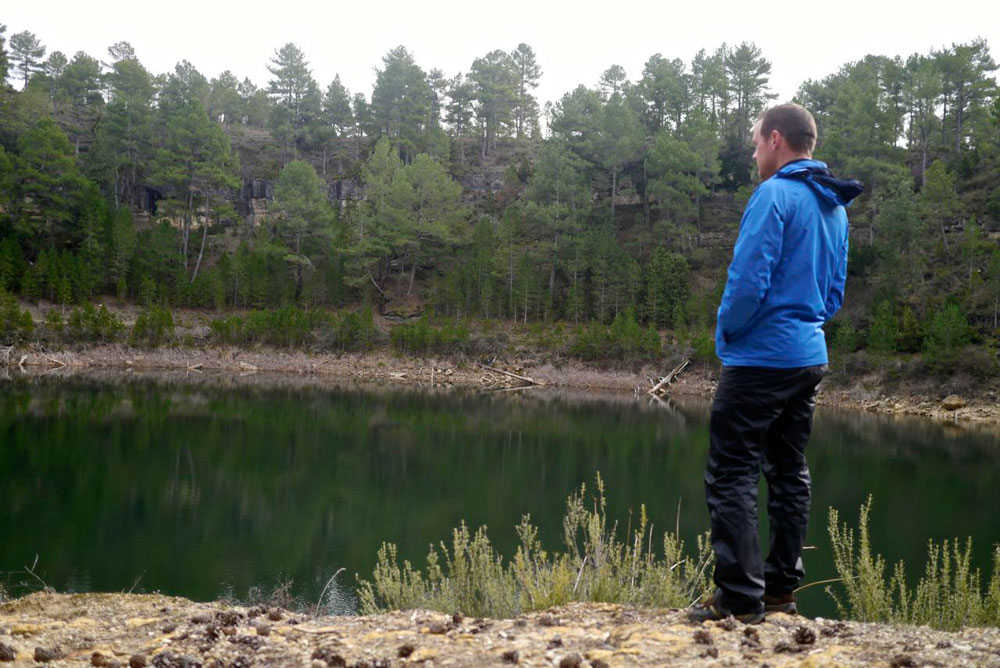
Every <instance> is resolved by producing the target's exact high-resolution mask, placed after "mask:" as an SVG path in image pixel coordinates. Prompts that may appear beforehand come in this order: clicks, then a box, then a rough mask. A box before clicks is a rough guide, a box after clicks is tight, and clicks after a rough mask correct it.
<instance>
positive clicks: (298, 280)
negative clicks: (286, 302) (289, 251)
mask: <svg viewBox="0 0 1000 668" xmlns="http://www.w3.org/2000/svg"><path fill="white" fill-rule="evenodd" d="M295 258H296V260H299V261H298V262H296V263H295V303H296V304H298V303H299V299H301V297H302V262H301V260H302V233H301V232H299V233H298V234H296V235H295Z"/></svg>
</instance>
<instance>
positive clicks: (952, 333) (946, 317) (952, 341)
mask: <svg viewBox="0 0 1000 668" xmlns="http://www.w3.org/2000/svg"><path fill="white" fill-rule="evenodd" d="M970 334H971V332H970V329H969V323H968V321H967V320H966V318H965V314H964V313H963V312H962V309H961V308H960V307H959V306H958V305H957V304H948V305H947V306H945V307H944V308H943V309H940V310H938V311H937V312H936V313H934V316H933V317H932V318H931V319H930V322H928V323H927V331H926V332H925V334H924V361H925V362H927V366H929V367H930V368H931V369H933V370H934V371H939V372H945V371H948V370H949V369H950V368H951V366H952V365H953V364H954V362H955V358H956V356H957V355H958V351H959V350H961V349H962V347H963V346H965V344H966V343H968V342H969V336H970Z"/></svg>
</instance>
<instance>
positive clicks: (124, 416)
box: [0, 375, 1000, 616]
mask: <svg viewBox="0 0 1000 668" xmlns="http://www.w3.org/2000/svg"><path fill="white" fill-rule="evenodd" d="M708 409H709V404H708V402H707V401H705V400H697V399H688V400H679V401H676V402H672V403H670V404H665V403H657V402H655V401H654V402H651V401H650V399H649V398H648V397H645V396H643V397H633V396H632V395H630V394H598V393H589V392H582V391H578V392H573V391H557V390H550V389H547V388H539V389H531V390H526V391H524V392H503V393H483V392H477V391H472V390H450V391H443V390H430V391H428V390H425V389H418V388H403V389H400V388H398V387H372V386H368V387H354V386H351V387H348V386H329V385H328V386H323V385H321V384H318V383H315V384H310V383H303V382H300V381H299V380H297V379H295V378H282V377H274V378H268V377H264V376H261V375H257V376H256V377H253V378H250V379H239V378H225V377H208V378H204V379H201V380H199V379H190V378H185V377H183V376H164V377H162V378H135V379H129V378H128V377H125V378H122V379H112V378H110V377H107V376H88V375H75V376H68V377H36V378H30V379H29V378H23V377H22V378H19V377H16V376H15V377H11V378H8V379H6V380H2V381H0V434H2V446H0V479H2V480H3V484H2V487H0V571H2V572H3V576H2V579H0V583H2V584H3V585H4V586H5V588H6V589H7V591H8V592H9V593H11V594H14V595H17V594H21V593H25V592H26V591H29V590H32V589H35V588H37V586H38V581H37V580H35V579H34V578H33V577H32V576H31V575H30V574H28V573H27V572H26V570H25V569H26V567H31V566H32V564H33V562H34V561H35V557H36V555H37V564H36V565H35V566H34V571H35V573H36V574H37V575H38V576H39V577H40V578H41V579H43V580H44V581H45V582H46V583H47V584H48V585H49V586H51V587H54V588H55V589H56V590H58V591H123V590H124V591H129V590H133V591H159V592H161V593H165V594H172V595H179V596H185V597H188V598H192V599H195V600H210V599H215V598H218V597H233V598H236V599H238V600H243V601H247V600H252V599H253V598H254V597H257V596H259V595H261V593H262V592H263V593H266V592H270V591H271V590H272V589H273V588H275V587H276V586H278V585H280V584H282V583H287V582H289V581H291V582H292V583H293V584H292V585H291V591H292V592H293V594H294V595H296V596H297V597H299V598H300V599H301V600H303V601H315V600H316V599H317V598H318V596H319V592H320V590H321V589H322V587H323V585H324V583H325V582H326V581H327V579H328V578H329V577H330V576H331V575H332V574H333V573H334V572H336V571H337V570H338V569H340V568H344V569H346V571H345V573H344V574H342V575H341V576H339V578H338V581H337V582H338V584H339V586H340V588H341V591H342V595H341V596H340V597H338V598H337V603H336V604H335V606H334V611H338V612H344V611H349V610H350V608H351V600H350V594H351V591H352V590H353V587H354V574H355V573H359V574H361V575H362V577H370V574H371V571H372V568H373V566H374V564H375V554H376V551H377V550H378V548H379V546H380V545H381V543H382V541H388V542H393V543H396V544H397V545H398V546H399V551H400V556H401V558H405V559H409V560H411V561H413V562H414V563H415V564H419V565H423V563H424V557H425V556H426V554H427V549H428V545H429V544H430V543H432V542H433V543H437V542H438V541H440V540H445V541H449V542H450V536H451V529H452V528H453V527H454V526H456V525H458V524H459V523H460V522H461V521H463V520H464V521H465V522H466V523H467V524H469V525H470V526H472V527H477V526H479V525H483V524H485V525H487V526H488V527H489V533H490V537H491V539H492V540H493V542H494V544H495V545H496V546H497V547H498V548H499V549H500V550H501V551H502V552H503V553H504V554H505V555H506V556H512V555H513V551H514V546H515V544H516V535H515V532H514V526H515V525H516V524H517V523H518V522H519V521H520V519H521V516H522V515H524V514H526V513H530V514H531V517H532V521H533V522H534V523H535V524H536V525H537V526H539V528H540V530H541V537H542V540H543V544H544V545H545V546H546V548H547V549H549V550H550V551H551V550H559V549H561V548H562V545H561V538H560V537H561V533H562V524H561V521H562V513H563V510H564V507H565V502H566V497H567V496H568V495H569V494H570V493H571V492H573V491H574V490H575V489H578V488H579V486H580V485H581V484H584V483H586V484H587V486H588V490H590V489H593V481H594V478H595V474H596V473H597V472H600V474H601V476H602V478H603V479H604V481H605V483H606V487H607V495H608V510H609V514H610V515H611V516H612V517H614V518H616V519H617V520H618V521H619V522H620V525H621V527H622V528H623V530H622V532H621V534H623V533H624V527H625V526H626V525H628V523H629V521H630V515H629V514H630V512H631V513H632V514H633V517H636V516H637V515H638V511H639V507H640V504H643V503H645V504H646V506H647V509H648V513H649V516H650V519H651V521H652V522H653V524H654V525H655V527H656V528H655V532H656V534H657V535H658V538H657V540H656V541H654V544H656V543H658V542H659V540H660V538H661V537H662V534H661V532H662V530H663V529H666V528H670V529H672V528H673V527H674V526H675V524H678V525H679V527H680V531H681V534H682V536H683V537H684V538H685V539H686V540H687V541H688V542H689V543H693V541H694V538H695V536H696V535H698V534H699V533H701V532H703V531H704V530H706V529H707V527H708V513H707V510H706V509H705V503H704V492H703V487H702V475H703V469H704V461H705V451H706V447H707V442H708ZM807 452H808V455H809V460H810V467H811V470H812V474H813V487H814V490H813V511H812V518H811V525H810V530H809V536H808V540H807V543H808V545H810V546H813V547H814V548H815V549H811V550H809V551H807V552H806V554H805V561H806V568H807V571H808V574H807V577H806V582H815V581H817V580H822V579H826V578H831V577H835V573H834V572H833V566H832V559H831V556H830V547H829V539H828V537H827V527H826V523H827V510H828V508H830V507H834V508H837V509H838V510H839V511H840V512H841V516H842V518H843V519H846V520H849V521H850V522H851V524H855V523H856V521H857V511H858V507H859V506H860V504H861V503H863V502H864V501H865V499H866V498H867V496H868V495H869V494H871V495H873V497H874V508H873V511H872V517H871V530H872V542H873V548H874V549H875V550H877V551H879V552H881V553H882V554H884V555H885V556H886V558H887V560H888V561H889V563H890V564H892V563H893V562H895V561H896V560H898V559H905V560H906V562H907V565H908V569H909V572H910V574H911V576H913V577H916V576H918V575H919V574H920V571H921V570H922V568H923V564H924V558H925V555H926V543H927V540H928V539H934V540H937V541H940V540H943V539H945V538H951V537H956V536H957V537H960V538H963V539H964V537H966V536H972V537H973V539H974V541H975V547H974V558H975V562H976V564H977V565H978V566H980V567H981V568H982V569H983V571H984V576H985V575H988V573H989V567H990V552H991V549H992V546H993V545H994V544H996V543H998V542H1000V513H997V512H996V499H997V489H1000V436H998V431H997V430H995V429H990V428H978V429H977V428H957V427H955V426H953V425H948V424H943V423H938V422H932V421H928V420H919V419H903V418H895V417H890V416H877V415H873V414H867V413H860V412H849V411H839V410H833V409H825V408H823V407H820V408H819V409H818V410H817V414H816V420H815V429H814V435H813V438H812V441H811V442H810V445H809V448H808V451H807ZM588 493H589V492H588ZM761 505H762V506H763V505H764V504H763V503H762V504H761ZM678 507H679V509H680V512H679V517H678ZM633 523H634V522H633ZM800 601H801V604H800V608H801V609H803V612H805V613H806V614H808V615H810V616H815V615H823V616H833V615H834V612H835V610H834V607H833V605H832V603H831V601H830V599H829V597H828V596H827V595H826V594H825V593H824V592H823V587H813V588H811V589H810V590H808V591H804V592H803V593H802V595H801V596H800Z"/></svg>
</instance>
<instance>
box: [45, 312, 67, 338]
mask: <svg viewBox="0 0 1000 668" xmlns="http://www.w3.org/2000/svg"><path fill="white" fill-rule="evenodd" d="M65 326H66V321H65V320H63V317H62V313H61V312H60V311H59V309H57V308H50V309H49V312H48V313H46V314H45V329H47V330H48V331H49V332H50V333H52V334H56V335H59V334H62V331H63V327H65Z"/></svg>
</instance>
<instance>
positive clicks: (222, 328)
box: [210, 306, 330, 346]
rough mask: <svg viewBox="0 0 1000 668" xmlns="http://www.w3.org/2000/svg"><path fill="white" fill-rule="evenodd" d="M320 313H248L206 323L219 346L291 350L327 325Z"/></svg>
mask: <svg viewBox="0 0 1000 668" xmlns="http://www.w3.org/2000/svg"><path fill="white" fill-rule="evenodd" d="M329 322H330V317H329V316H328V315H327V314H326V313H324V312H322V311H303V310H302V309H299V308H296V307H294V306H286V307H284V308H281V309H277V310H274V311H251V312H250V313H246V314H244V315H231V316H229V317H228V318H216V319H215V320H212V322H211V323H210V327H211V330H212V338H213V339H215V340H216V341H217V342H219V343H256V344H261V343H266V344H270V345H276V346H295V345H302V344H304V343H307V342H311V341H313V340H314V339H315V332H316V330H317V329H318V328H319V327H320V326H322V325H328V324H329Z"/></svg>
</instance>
